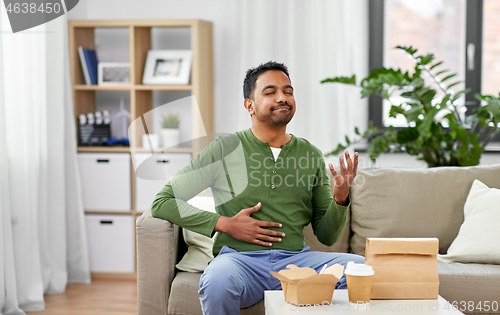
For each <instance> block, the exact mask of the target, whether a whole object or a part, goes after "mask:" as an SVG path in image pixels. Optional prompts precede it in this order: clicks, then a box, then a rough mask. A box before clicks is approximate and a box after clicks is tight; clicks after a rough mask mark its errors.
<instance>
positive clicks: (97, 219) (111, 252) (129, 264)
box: [85, 214, 135, 273]
mask: <svg viewBox="0 0 500 315" xmlns="http://www.w3.org/2000/svg"><path fill="white" fill-rule="evenodd" d="M85 219H86V221H87V238H88V240H89V251H90V271H92V272H124V273H126V272H134V265H135V264H134V262H135V257H134V229H133V226H134V217H133V216H132V215H120V214H110V215H104V214H87V215H85Z"/></svg>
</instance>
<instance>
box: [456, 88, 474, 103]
mask: <svg viewBox="0 0 500 315" xmlns="http://www.w3.org/2000/svg"><path fill="white" fill-rule="evenodd" d="M469 92H470V89H465V90H462V91H460V92H458V93H457V94H455V95H454V96H453V98H452V99H451V102H452V103H454V102H455V101H456V100H458V99H459V98H460V96H462V94H464V95H465V94H467V93H469Z"/></svg>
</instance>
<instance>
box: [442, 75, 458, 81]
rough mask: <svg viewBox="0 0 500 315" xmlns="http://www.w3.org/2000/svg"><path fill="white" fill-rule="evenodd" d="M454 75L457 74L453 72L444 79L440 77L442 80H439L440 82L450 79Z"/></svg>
mask: <svg viewBox="0 0 500 315" xmlns="http://www.w3.org/2000/svg"><path fill="white" fill-rule="evenodd" d="M455 76H457V74H456V73H454V74H450V75H449V76H447V77H445V78H444V79H442V80H441V82H444V81H446V80H448V79H451V78H453V77H455Z"/></svg>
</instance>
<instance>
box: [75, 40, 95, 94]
mask: <svg viewBox="0 0 500 315" xmlns="http://www.w3.org/2000/svg"><path fill="white" fill-rule="evenodd" d="M78 55H79V56H80V63H81V65H82V72H83V76H84V77H85V84H87V85H90V84H92V83H91V81H90V76H89V70H88V68H87V62H86V60H85V54H84V48H83V47H82V46H79V47H78Z"/></svg>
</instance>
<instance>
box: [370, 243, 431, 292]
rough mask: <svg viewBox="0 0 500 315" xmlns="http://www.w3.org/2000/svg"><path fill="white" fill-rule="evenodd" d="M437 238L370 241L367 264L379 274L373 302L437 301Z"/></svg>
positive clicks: (374, 278)
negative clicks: (389, 300) (388, 300)
mask: <svg viewBox="0 0 500 315" xmlns="http://www.w3.org/2000/svg"><path fill="white" fill-rule="evenodd" d="M438 250H439V240H438V239H437V238H367V239H366V250H365V264H367V265H371V266H372V267H373V270H374V271H375V275H374V276H373V280H372V293H371V298H372V299H392V300H396V299H397V300H406V299H437V298H438V294H439V275H438V267H437V258H436V257H437V256H436V255H437V254H438Z"/></svg>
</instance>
